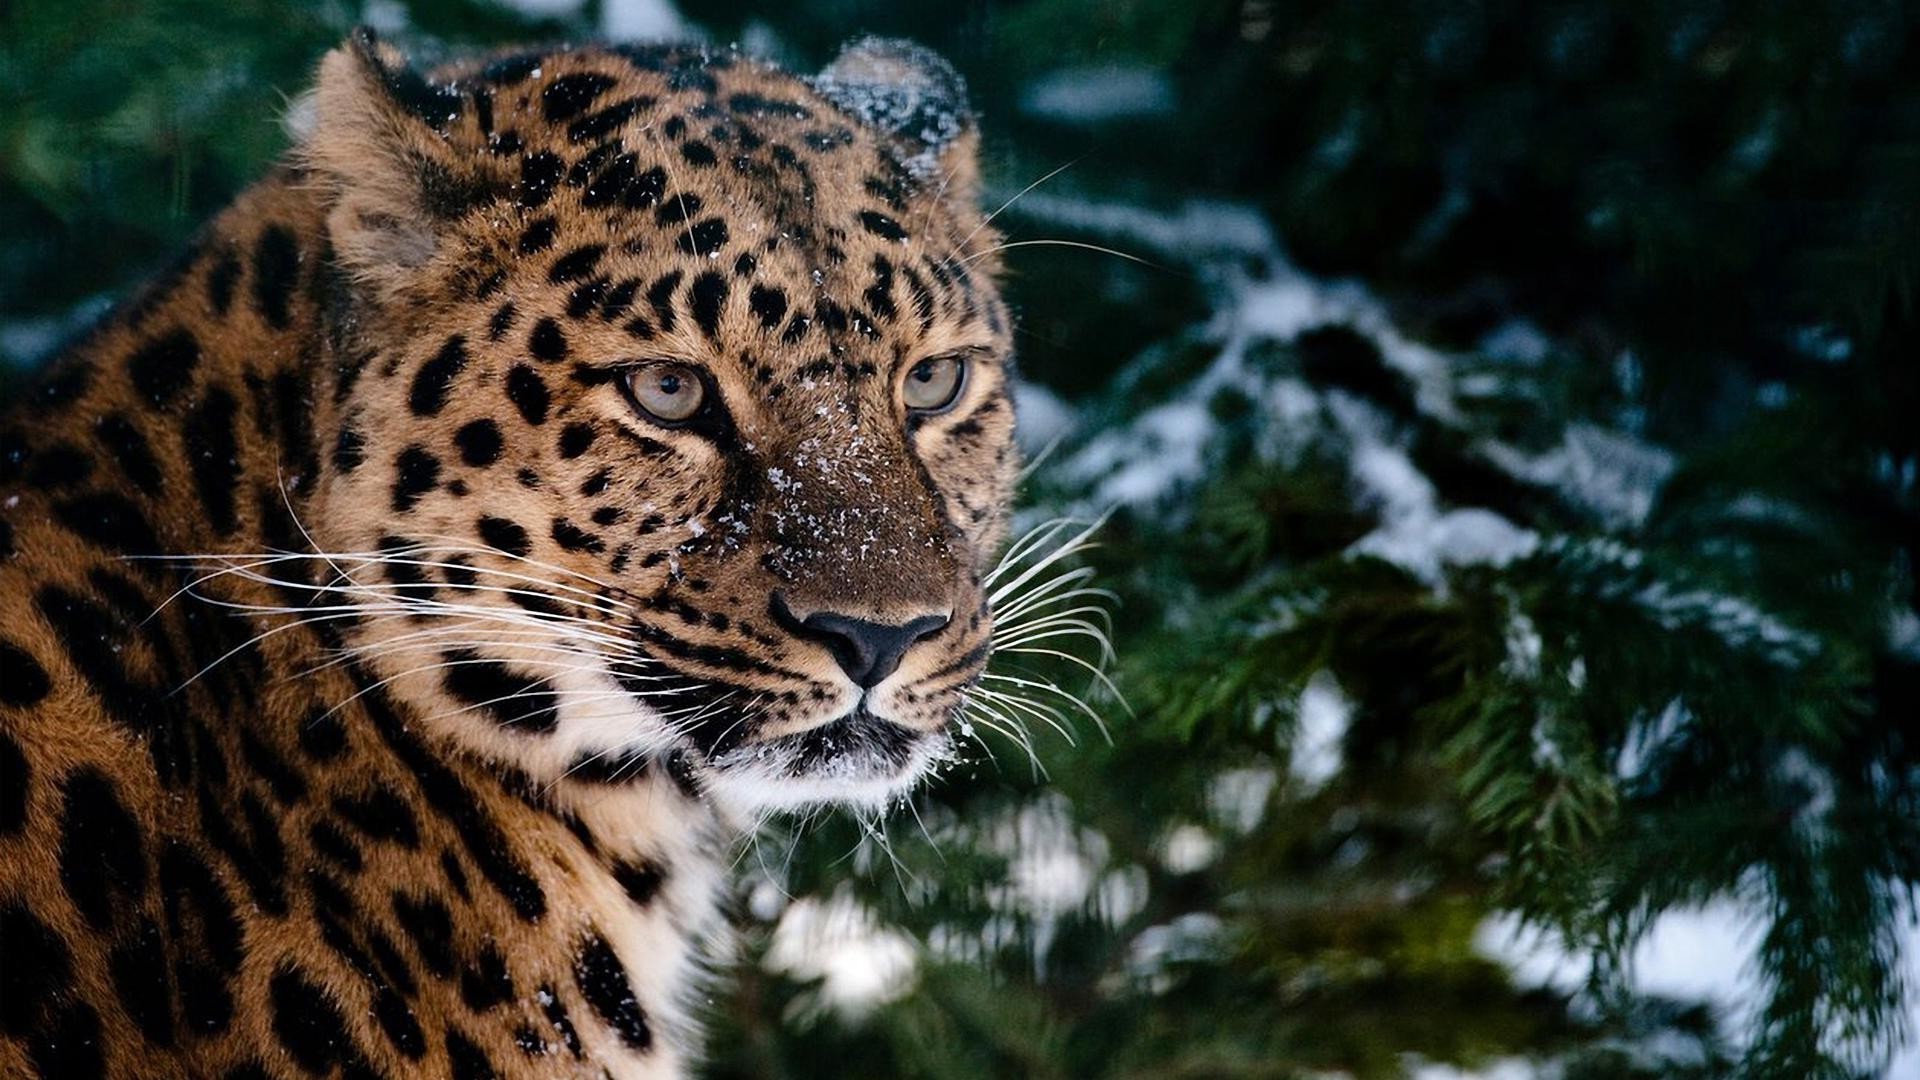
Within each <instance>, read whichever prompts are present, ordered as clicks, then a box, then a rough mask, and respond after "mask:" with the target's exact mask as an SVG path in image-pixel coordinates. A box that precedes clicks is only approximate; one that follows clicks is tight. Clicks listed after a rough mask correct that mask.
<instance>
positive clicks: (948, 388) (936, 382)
mask: <svg viewBox="0 0 1920 1080" xmlns="http://www.w3.org/2000/svg"><path fill="white" fill-rule="evenodd" d="M966 381H967V362H966V360H965V358H963V357H959V356H935V357H930V358H928V359H926V360H922V361H920V362H919V363H917V364H915V365H913V367H911V368H909V369H907V381H906V385H905V386H904V387H903V388H902V390H901V396H902V397H904V398H905V399H906V402H907V408H908V409H911V410H912V411H914V412H921V413H929V412H938V411H940V410H941V409H944V408H946V407H947V406H949V405H951V404H953V402H954V399H956V398H958V397H959V396H960V388H961V386H963V385H965V383H966Z"/></svg>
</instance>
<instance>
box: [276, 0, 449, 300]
mask: <svg viewBox="0 0 1920 1080" xmlns="http://www.w3.org/2000/svg"><path fill="white" fill-rule="evenodd" d="M468 105H469V102H468V100H467V98H466V96H465V95H463V94H462V93H461V92H460V91H459V90H457V89H455V88H453V87H450V86H441V85H436V84H434V83H432V82H429V81H428V80H427V79H426V78H425V77H424V76H422V75H421V74H420V73H419V72H417V71H415V70H414V69H413V67H412V66H411V65H409V64H408V63H407V59H406V57H405V56H403V55H402V54H401V53H400V51H399V50H398V49H395V48H394V47H393V46H391V45H388V44H386V43H384V42H382V41H380V40H379V39H378V38H377V37H376V36H375V35H374V33H373V31H371V30H368V29H366V28H364V27H362V28H360V29H358V30H355V31H354V32H353V34H352V36H350V37H349V38H348V39H347V41H346V43H345V44H343V45H341V46H340V47H339V48H336V49H334V50H333V51H332V52H329V53H328V54H327V55H326V58H325V59H324V60H322V61H321V62H320V80H319V85H318V86H317V87H316V88H315V90H314V93H313V97H312V101H311V104H310V108H311V109H312V115H311V121H310V123H311V130H310V132H309V133H308V134H307V135H306V137H305V138H304V139H303V140H302V143H301V146H300V151H299V152H300V154H301V156H302V157H303V158H304V160H305V162H306V165H307V167H308V170H309V172H310V175H311V176H312V177H313V179H314V180H315V181H316V182H317V183H318V184H319V186H320V187H321V189H322V191H323V193H324V197H325V198H326V200H327V204H328V212H327V229H328V232H329V234H330V239H331V240H332V243H333V250H334V253H335V256H336V257H337V258H338V259H339V261H340V264H341V265H342V266H344V267H345V268H346V269H347V270H348V271H349V273H351V274H352V275H353V277H354V278H355V279H356V280H357V281H358V282H360V283H362V284H364V285H368V286H372V287H373V289H374V291H375V292H376V293H379V294H383V295H386V296H391V295H393V294H394V293H397V292H398V291H399V290H400V289H402V288H403V287H404V285H405V283H406V282H407V281H408V280H411V278H412V274H411V271H414V270H416V269H417V268H419V267H420V266H422V265H424V264H425V263H427V262H428V261H429V260H431V259H432V258H433V257H434V255H435V253H436V252H437V251H438V250H439V245H440V239H441V232H442V230H443V228H444V227H445V225H446V224H447V223H448V222H450V221H451V220H452V219H454V218H456V217H458V216H459V215H461V214H463V213H465V212H466V210H468V209H470V208H471V207H472V206H473V205H474V204H475V203H476V202H477V201H479V200H480V199H481V198H482V197H483V196H484V192H485V190H486V187H485V184H484V183H483V182H482V181H483V178H482V177H481V176H480V175H478V173H477V170H476V166H475V163H474V161H473V160H472V157H471V156H470V155H463V154H461V153H460V152H459V150H458V147H457V146H456V144H455V142H454V141H453V140H452V139H451V138H450V134H451V132H452V131H453V129H454V127H455V125H457V124H458V123H459V122H460V119H461V114H462V112H463V111H464V110H465V109H466V108H467V106H468Z"/></svg>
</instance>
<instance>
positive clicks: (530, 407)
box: [0, 36, 1016, 1078]
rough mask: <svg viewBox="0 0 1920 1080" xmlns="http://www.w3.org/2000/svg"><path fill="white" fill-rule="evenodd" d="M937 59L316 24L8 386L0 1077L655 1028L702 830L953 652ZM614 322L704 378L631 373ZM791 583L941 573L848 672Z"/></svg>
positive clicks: (947, 285)
mask: <svg viewBox="0 0 1920 1080" xmlns="http://www.w3.org/2000/svg"><path fill="white" fill-rule="evenodd" d="M957 93H958V87H957V80H955V79H954V78H953V76H952V73H951V72H950V71H949V70H947V69H946V68H945V67H944V65H942V64H940V63H939V62H938V61H937V60H934V59H932V58H930V57H928V56H927V55H926V54H924V53H921V52H919V51H917V50H914V49H912V48H910V47H906V46H901V45H897V44H891V43H866V44H864V45H861V46H857V47H855V48H854V49H852V50H851V51H850V52H849V53H848V54H846V56H845V57H844V58H843V60H842V61H841V62H839V63H838V64H837V65H836V67H835V68H834V69H832V70H830V71H829V72H827V73H825V75H824V76H823V77H822V79H821V80H820V81H818V82H809V81H807V80H802V79H798V78H795V77H793V76H790V75H787V74H785V73H782V72H779V71H777V70H774V69H771V68H769V67H767V66H765V65H763V64H760V63H758V62H755V61H752V60H748V59H746V58H743V57H739V56H735V55H731V54H719V55H709V54H705V53H701V52H697V51H687V50H675V49H648V50H634V51H612V50H603V49H592V48H586V49H576V50H562V51H554V52H548V53H531V54H525V55H523V56H517V57H496V58H489V59H487V60H482V61H476V62H473V63H468V64H462V65H458V66H456V67H453V68H449V69H447V70H445V71H441V72H437V73H434V74H432V75H430V76H427V77H422V76H420V75H417V74H415V73H413V72H412V71H410V70H409V69H407V68H406V66H405V65H404V62H403V61H402V59H401V58H400V57H399V56H398V55H397V54H395V53H394V52H392V51H391V50H390V49H387V48H386V47H384V46H381V45H379V44H377V43H375V42H374V41H372V39H371V38H370V37H367V36H362V37H360V38H357V39H356V40H355V41H354V42H353V43H350V44H349V45H348V46H346V47H343V48H341V49H339V50H336V51H335V52H333V53H331V54H330V55H329V56H328V57H327V58H326V60H325V62H324V63H323V65H322V68H321V74H320V80H319V88H318V90H317V93H316V95H315V98H314V100H313V109H314V115H315V117H316V123H315V126H314V128H313V130H312V131H311V132H310V133H309V134H307V135H306V136H305V137H304V139H303V141H302V144H301V145H300V147H299V148H298V150H297V151H296V153H295V154H294V155H293V156H292V158H291V159H290V161H289V163H288V164H287V165H285V166H284V167H283V168H281V169H280V170H279V171H277V172H276V173H275V174H274V175H273V176H271V177H269V178H268V179H266V180H265V181H263V182H262V183H261V184H259V185H258V186H257V187H255V188H254V189H253V190H251V191H249V192H248V193H247V194H245V195H244V196H243V197H242V198H241V199H240V200H239V201H238V202H237V203H236V204H235V205H234V206H233V207H232V208H231V209H229V210H228V211H226V212H225V213H224V214H222V215H221V216H220V217H219V218H218V219H217V220H216V221H214V222H213V223H212V224H211V225H210V226H209V228H208V229H207V230H206V232H205V234H204V236H203V238H202V239H201V240H200V241H199V243H198V244H197V245H196V247H195V248H194V250H193V251H192V252H191V253H190V255H189V256H188V257H187V258H186V259H184V260H183V261H182V262H181V263H180V264H179V267H178V268H177V269H176V270H175V271H173V272H171V273H170V274H169V275H167V276H166V277H165V278H164V279H163V280H161V281H159V282H157V283H155V284H154V285H153V286H152V287H151V288H150V289H149V290H148V291H147V292H146V293H145V294H144V295H143V296H142V297H140V298H138V299H137V300H135V301H134V302H132V303H130V304H128V305H126V306H125V307H124V308H123V309H122V310H121V311H120V312H118V313H117V314H116V315H115V316H114V317H112V318H111V319H110V320H109V321H108V322H107V323H106V324H105V325H103V326H102V327H101V328H100V329H99V330H97V331H96V332H94V333H93V334H92V335H90V337H89V338H88V339H87V340H86V341H84V342H83V343H81V344H80V345H78V346H77V347H75V348H74V349H73V350H72V351H71V353H70V355H68V356H67V357H66V358H64V359H63V360H61V361H60V362H59V363H58V364H57V366H55V367H54V368H53V369H52V370H51V371H50V372H49V373H48V375H47V376H46V377H45V378H44V379H43V381H42V382H41V383H39V384H38V385H37V386H36V387H35V388H34V389H33V391H32V393H31V394H30V395H28V400H26V401H24V402H21V403H19V404H18V405H17V406H16V407H14V408H13V409H11V410H10V412H9V413H8V414H7V416H6V417H5V419H4V421H0V470H4V472H0V520H3V521H4V532H0V773H3V775H0V932H4V934H5V941H4V943H3V944H0V948H4V952H5V957H6V959H5V962H4V964H0V967H4V968H6V969H7V970H6V973H5V974H4V975H0V981H3V982H4V987H0V1074H5V1075H9V1076H11V1075H22V1074H25V1075H32V1074H35V1073H38V1074H40V1075H46V1076H68V1075H83V1074H86V1073H88V1072H96V1071H104V1072H105V1073H106V1074H108V1075H113V1076H122V1077H132V1076H142V1077H156V1076H157V1077H166V1076H196V1077H197V1076H231V1077H236V1078H238V1077H258V1076H275V1077H295V1076H319V1075H342V1076H398V1075H413V1074H416V1073H419V1074H435V1075H446V1074H449V1073H451V1074H452V1075H455V1076H480V1075H529V1076H534V1075H538V1076H554V1075H569V1074H573V1073H578V1074H581V1075H596V1076H597V1075H602V1074H603V1072H604V1073H608V1074H613V1075H622V1076H626V1075H675V1074H678V1073H680V1072H681V1071H682V1070H683V1069H684V1067H685V1064H686V1062H687V1061H688V1060H689V1058H690V1056H691V1055H694V1054H696V1053H697V1051H698V1042H697V1033H696V1032H695V1031H694V1022H693V1018H692V1017H691V1016H690V1010H689V1007H688V1003H687V1001H686V1000H685V999H686V998H687V996H688V994H689V992H690V988H691V987H692V985H693V982H694V980H695V978H696V974H697V969H698V966H699V963H700V956H701V954H702V953H703V952H712V951H713V945H714V942H715V941H716V939H717V936H718V935H719V934H720V932H721V930H722V929H723V927H722V925H721V920H720V919H719V918H718V915H717V913H716V908H717V896H718V894H719V893H720V891H721V889H722V887H723V881H722V871H723V868H724V865H725V860H726V858H727V855H728V849H729V846H730V845H731V844H732V843H734V842H735V841H736V840H737V839H738V837H739V836H740V835H741V834H742V831H743V830H745V829H748V828H751V827H752V825H753V824H754V821H755V818H756V816H757V815H759V814H762V813H764V812H767V811H768V810H770V809H775V808H781V807H791V806H799V805H811V804H817V803H831V802H839V801H847V800H852V801H856V802H862V803H866V804H878V803H881V802H884V801H885V800H887V799H888V798H890V797H892V796H894V795H896V794H898V793H899V792H902V791H904V790H906V789H907V788H908V787H909V786H910V785H911V784H912V783H913V782H914V781H915V779H916V778H917V777H918V775H919V774H920V772H921V771H922V770H924V768H925V767H926V766H927V764H928V763H929V762H930V761H932V760H934V759H936V758H937V757H938V756H939V754H940V751H941V748H942V747H943V746H944V740H945V737H946V736H945V729H946V728H947V726H948V724H949V721H950V720H951V718H952V717H953V716H954V714H955V711H956V710H957V708H958V707H959V704H960V701H961V695H962V694H963V693H965V691H966V689H967V687H968V686H969V685H970V684H971V682H972V681H973V680H974V679H975V678H977V676H978V674H979V671H980V668H981V666H982V664H983V663H984V659H985V656H986V653H987V651H988V645H987V642H988V636H989V633H990V630H991V618H990V616H989V613H988V612H987V611H986V606H985V601H984V599H983V597H982V589H981V585H980V581H981V572H982V569H983V566H984V562H985V559H986V558H987V557H988V555H989V553H990V552H991V551H992V550H993V549H994V547H995V545H997V544H998V543H999V541H1000V537H1001V534H1002V530H1003V527H1004V516H1005V510H1006V502H1007V498H1008V493H1009V488H1010V485H1011V482H1012V477H1013V475H1014V473H1015V470H1016V460H1015V453H1014V451H1013V449H1012V444H1011V435H1010V433H1011V426H1012V409H1011V405H1010V400H1009V397H1008V391H1007V372H1006V369H1005V365H1006V364H1007V363H1008V362H1009V352H1010V341H1009V335H1010V326H1009V320H1008V317H1007V314H1006V311H1005V309H1004V307H1003V305H1002V303H1001V301H1000V299H999V298H998V296H997V294H996V292H995V290H994V287H993V285H992V282H991V280H990V276H989V275H990V273H991V271H992V269H993V267H992V265H991V248H992V237H991V234H990V232H989V231H988V230H987V229H986V227H985V222H984V221H983V220H982V218H981V215H980V213H979V211H978V209H977V207H976V206H975V205H974V187H975V172H974V164H973V160H972V155H973V147H974V142H975V140H974V136H973V134H972V132H971V129H970V128H968V127H966V126H964V125H961V126H958V127H956V126H955V125H954V124H953V123H952V122H951V121H953V119H954V117H956V116H960V115H963V114H962V113H960V112H958V111H957V110H956V108H955V107H956V106H957V104H958V103H957V101H954V100H952V99H953V98H955V97H956V96H957ZM890 94H904V95H905V96H904V97H900V98H898V99H895V98H889V96H888V95H890ZM916 94H917V95H919V97H918V98H916V97H914V95H916ZM876 95H877V100H876ZM916 101H917V102H919V103H920V104H926V103H927V102H928V101H931V103H932V105H933V106H936V107H935V108H932V109H931V111H929V110H916V109H915V108H914V107H913V106H915V104H916ZM655 170H658V171H657V172H655ZM945 355H959V356H963V357H965V358H966V359H967V362H968V364H969V373H968V376H967V381H966V384H965V386H964V387H963V390H962V392H961V395H960V398H959V399H958V401H957V402H956V403H955V405H954V406H953V408H951V409H950V410H949V411H946V412H943V413H940V414H938V415H925V416H922V415H913V416H909V415H908V413H907V411H906V409H905V408H904V406H903V404H902V401H901V396H900V395H901V384H902V380H903V378H905V375H906V372H907V371H908V370H909V369H910V368H912V367H913V365H915V364H916V363H918V362H920V361H921V360H924V359H928V358H930V357H938V356H945ZM657 360H674V361H678V362H682V363H685V364H690V365H694V366H697V367H698V368H699V369H701V370H703V371H705V372H706V373H707V375H708V377H709V378H710V380H711V386H710V388H709V397H710V400H711V401H713V402H714V403H716V404H717V405H718V406H719V407H720V410H721V411H720V412H718V413H713V414H708V415H705V416H703V417H702V418H700V419H699V420H698V422H696V423H694V424H693V425H692V426H690V427H669V426H662V425H660V424H657V423H654V422H652V421H650V420H649V419H647V418H646V417H645V416H643V415H642V414H641V413H639V412H638V411H637V410H636V409H635V407H634V406H633V405H632V403H631V402H629V401H628V400H627V398H626V397H625V396H624V395H623V393H622V389H621V376H622V374H623V372H625V371H627V370H630V369H631V368H632V367H633V366H634V365H637V364H643V363H645V362H649V361H657ZM275 553H281V554H282V557H279V558H269V556H271V555H274V554H275ZM286 553H292V554H286ZM776 595H777V596H778V600H777V601H776V599H775V597H776ZM456 605H457V606H456ZM156 611H157V612H158V614H155V612H156ZM820 612H831V613H836V614H842V615H848V616H852V617H858V618H863V619H867V620H871V621H875V622H880V623H889V624H895V623H906V622H909V621H911V620H913V619H916V618H923V619H924V618H933V619H934V621H938V619H939V618H942V617H947V616H951V621H950V622H948V623H947V624H946V625H945V626H944V628H942V629H940V630H938V631H937V632H935V633H932V634H931V635H930V636H928V637H926V638H925V639H924V640H921V641H919V642H917V643H916V644H914V645H913V646H912V647H911V649H910V650H909V651H908V652H907V653H906V654H905V657H904V659H903V660H902V662H901V664H900V667H899V670H898V672H897V673H896V674H894V675H893V676H892V677H890V678H888V679H886V680H885V681H884V682H881V683H879V685H878V686H876V687H875V688H874V690H873V691H871V692H870V693H869V694H868V695H867V697H866V698H865V699H864V702H863V701H862V698H861V695H860V693H859V691H858V690H857V689H856V688H855V687H854V684H853V683H852V682H850V681H849V680H848V678H847V677H846V676H844V675H842V674H841V670H840V667H839V666H838V665H837V664H836V662H835V660H834V657H833V654H832V653H830V651H829V649H828V648H826V647H823V644H822V641H821V640H819V639H818V638H817V637H815V636H811V635H809V634H807V633H805V632H803V631H802V628H801V624H802V623H804V622H805V620H807V618H808V617H809V616H810V615H814V614H816V613H820Z"/></svg>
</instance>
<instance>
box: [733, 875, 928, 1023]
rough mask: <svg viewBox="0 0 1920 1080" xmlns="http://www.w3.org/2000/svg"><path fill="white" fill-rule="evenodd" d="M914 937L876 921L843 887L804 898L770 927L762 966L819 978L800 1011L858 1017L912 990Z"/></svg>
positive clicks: (803, 978) (806, 978) (809, 979)
mask: <svg viewBox="0 0 1920 1080" xmlns="http://www.w3.org/2000/svg"><path fill="white" fill-rule="evenodd" d="M917 954H918V950H917V949H916V948H915V947H914V943H913V939H912V938H909V937H908V936H907V935H906V934H904V933H902V932H901V931H899V930H896V929H894V928H892V927H889V926H886V925H884V924H882V923H881V922H880V919H879V917H878V916H876V915H875V914H874V913H873V912H872V911H871V910H870V909H868V908H867V907H866V906H865V905H864V904H862V903H860V902H859V901H858V900H856V899H854V897H853V894H852V892H851V891H850V890H848V889H846V888H844V887H843V888H841V889H839V890H837V891H836V892H834V894H833V895H832V896H831V897H828V898H827V899H825V900H820V899H817V898H814V897H802V898H800V899H798V900H795V901H794V902H793V903H791V904H789V905H788V906H787V909H786V911H785V912H783V913H782V914H781V915H780V922H779V924H778V925H777V926H775V927H774V931H773V941H772V943H771V944H770V945H769V946H768V948H767V955H766V958H765V960H764V961H763V966H765V968H766V969H767V970H768V971H771V972H775V973H777V974H781V975H785V976H787V977H788V978H791V979H794V980H797V981H800V982H815V981H818V983H819V988H818V996H817V998H814V999H811V1000H809V999H805V998H803V999H802V1000H803V1001H806V1004H805V1005H804V1006H803V1010H804V1011H806V1012H808V1013H812V1014H817V1013H819V1012H821V1011H825V1010H832V1011H834V1012H837V1013H839V1014H840V1015H841V1016H843V1017H846V1018H849V1019H858V1018H859V1017H862V1016H865V1015H866V1014H868V1013H870V1012H872V1011H873V1010H874V1009H875V1008H877V1007H879V1006H881V1005H884V1004H886V1003H887V1002H890V1001H897V1000H899V999H900V998H901V997H903V996H905V995H906V994H907V992H908V991H909V990H911V989H913V984H914V975H915V971H916V967H917V960H916V957H917Z"/></svg>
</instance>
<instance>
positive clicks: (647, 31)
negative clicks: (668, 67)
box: [600, 0, 692, 41]
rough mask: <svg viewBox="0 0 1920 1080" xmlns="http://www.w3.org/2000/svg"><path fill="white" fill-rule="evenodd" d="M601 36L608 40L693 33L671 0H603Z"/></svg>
mask: <svg viewBox="0 0 1920 1080" xmlns="http://www.w3.org/2000/svg"><path fill="white" fill-rule="evenodd" d="M600 36H602V37H604V38H606V39H607V40H608V41H683V40H686V39H687V38H689V37H691V36H692V34H691V32H690V27H689V26H688V25H687V21H686V20H685V19H683V18H681V17H680V12H679V11H678V10H677V9H676V8H675V7H674V6H673V4H672V3H671V0H604V2H603V3H602V4H601V7H600Z"/></svg>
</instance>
